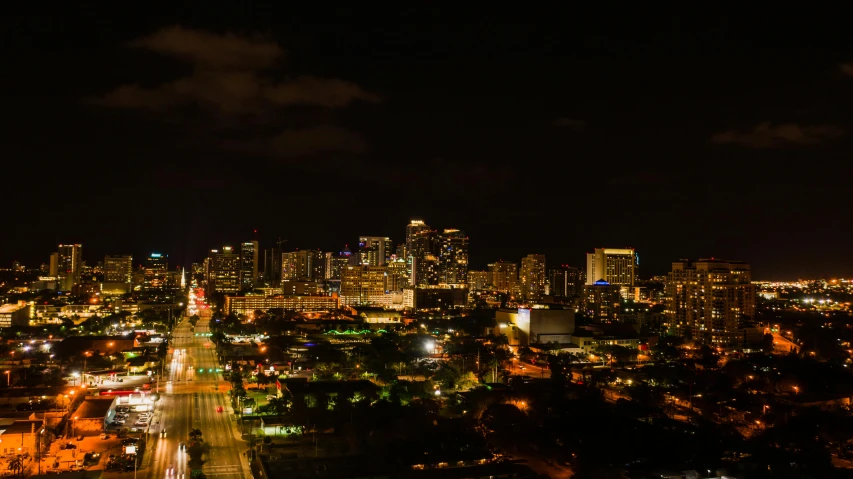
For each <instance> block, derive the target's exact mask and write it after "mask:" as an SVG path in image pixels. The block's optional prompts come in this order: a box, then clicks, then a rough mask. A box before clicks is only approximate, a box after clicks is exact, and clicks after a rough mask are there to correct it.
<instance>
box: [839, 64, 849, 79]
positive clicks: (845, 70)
mask: <svg viewBox="0 0 853 479" xmlns="http://www.w3.org/2000/svg"><path fill="white" fill-rule="evenodd" d="M838 69H839V70H841V73H843V74H845V75H847V76H849V77H853V62H850V63H839V64H838Z"/></svg>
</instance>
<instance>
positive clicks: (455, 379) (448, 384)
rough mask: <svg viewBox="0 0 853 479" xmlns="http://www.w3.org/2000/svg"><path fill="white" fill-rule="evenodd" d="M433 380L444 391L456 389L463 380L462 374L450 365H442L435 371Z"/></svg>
mask: <svg viewBox="0 0 853 479" xmlns="http://www.w3.org/2000/svg"><path fill="white" fill-rule="evenodd" d="M433 379H434V380H435V381H437V382H438V383H439V384H440V385H441V388H442V389H456V387H457V386H458V385H459V382H460V380H461V379H462V373H461V372H460V371H459V369H457V368H456V367H455V366H453V365H452V364H450V363H442V364H441V366H439V367H438V369H437V370H436V371H435V375H434V376H433Z"/></svg>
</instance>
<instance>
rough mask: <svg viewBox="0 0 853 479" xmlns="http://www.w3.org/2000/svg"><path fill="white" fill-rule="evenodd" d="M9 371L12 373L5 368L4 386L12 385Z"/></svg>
mask: <svg viewBox="0 0 853 479" xmlns="http://www.w3.org/2000/svg"><path fill="white" fill-rule="evenodd" d="M11 373H12V371H9V370H8V369H7V370H6V387H9V386H11V385H12V380H11V379H10V376H9V375H10V374H11Z"/></svg>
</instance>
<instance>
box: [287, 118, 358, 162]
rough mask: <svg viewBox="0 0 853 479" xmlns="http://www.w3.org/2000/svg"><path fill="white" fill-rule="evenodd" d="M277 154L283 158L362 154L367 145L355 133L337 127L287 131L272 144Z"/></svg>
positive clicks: (326, 126) (328, 126)
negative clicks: (283, 156)
mask: <svg viewBox="0 0 853 479" xmlns="http://www.w3.org/2000/svg"><path fill="white" fill-rule="evenodd" d="M272 146H273V149H274V150H275V151H276V152H277V153H281V154H282V155H285V156H307V155H311V154H314V153H324V152H336V153H362V152H364V151H365V150H366V149H367V143H365V141H364V139H363V138H362V137H361V136H360V135H359V134H357V133H353V132H352V131H350V130H347V129H346V128H341V127H337V126H330V125H325V126H317V127H312V128H304V129H296V130H287V131H284V132H282V133H281V134H280V135H278V136H277V137H275V139H274V140H273V143H272Z"/></svg>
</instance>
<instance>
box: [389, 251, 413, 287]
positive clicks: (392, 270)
mask: <svg viewBox="0 0 853 479" xmlns="http://www.w3.org/2000/svg"><path fill="white" fill-rule="evenodd" d="M408 285H409V274H408V270H407V268H406V260H404V259H403V258H397V257H394V258H392V259H391V261H389V262H388V263H386V264H385V290H386V291H395V292H396V291H402V290H403V288H405V287H406V286H408Z"/></svg>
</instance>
